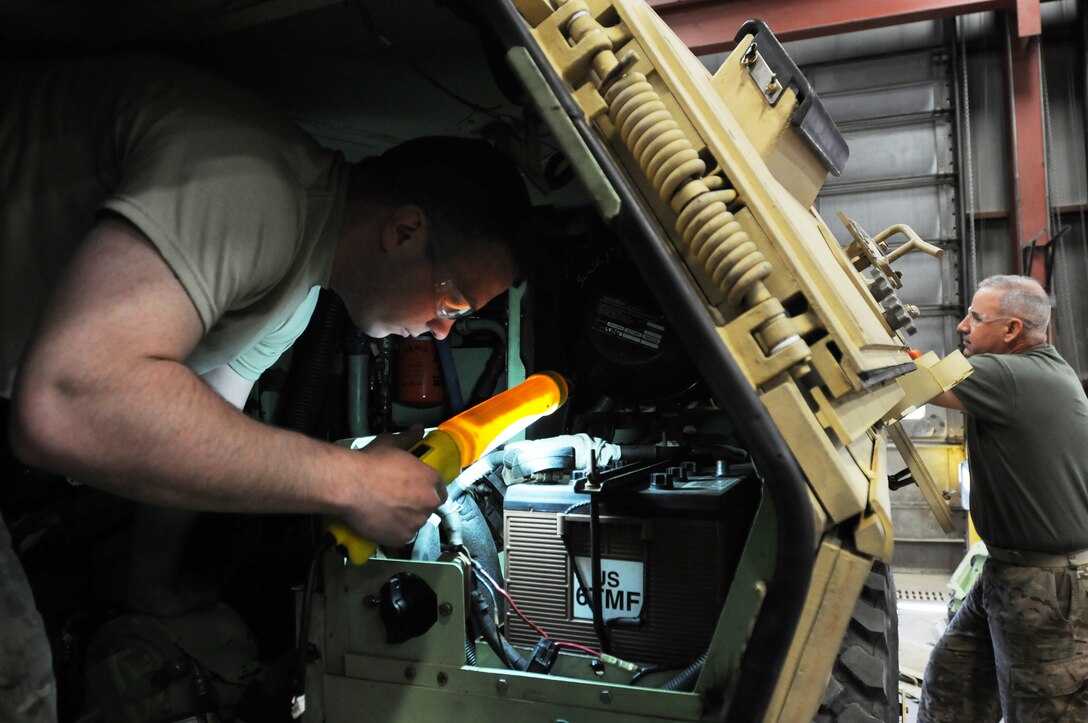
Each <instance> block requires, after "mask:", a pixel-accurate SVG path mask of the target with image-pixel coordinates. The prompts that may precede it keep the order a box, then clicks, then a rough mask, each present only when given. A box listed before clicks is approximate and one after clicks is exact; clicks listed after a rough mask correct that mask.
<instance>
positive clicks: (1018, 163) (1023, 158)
mask: <svg viewBox="0 0 1088 723" xmlns="http://www.w3.org/2000/svg"><path fill="white" fill-rule="evenodd" d="M1015 33H1016V28H1015V27H1013V24H1012V22H1010V23H1009V35H1010V39H1009V46H1008V52H1009V61H1008V70H1009V82H1008V92H1009V96H1010V97H1009V108H1010V112H1011V116H1012V117H1011V121H1012V122H1011V123H1010V124H1009V133H1010V136H1011V137H1010V139H1009V149H1010V158H1009V161H1010V163H1009V170H1010V173H1009V183H1010V189H1009V197H1010V199H1011V203H1010V204H1009V208H1010V210H1011V212H1012V213H1011V220H1012V236H1013V239H1012V241H1013V254H1014V256H1015V258H1014V260H1013V264H1014V266H1013V268H1015V269H1016V270H1017V271H1018V272H1023V271H1024V270H1025V269H1024V268H1023V266H1022V264H1023V259H1024V257H1023V254H1024V253H1025V252H1024V251H1023V249H1024V248H1027V247H1030V246H1031V245H1032V243H1033V242H1034V244H1035V249H1034V251H1033V252H1028V253H1033V254H1034V258H1031V257H1029V258H1028V264H1029V265H1030V267H1031V276H1032V278H1034V279H1035V280H1036V281H1038V282H1039V283H1040V284H1043V286H1046V287H1049V283H1050V280H1049V279H1047V278H1046V251H1047V249H1046V245H1047V244H1048V243H1049V242H1050V234H1049V220H1050V205H1049V202H1048V199H1047V178H1046V146H1045V139H1044V136H1043V134H1044V128H1043V89H1042V68H1041V65H1040V54H1041V53H1040V48H1039V40H1038V38H1029V39H1028V40H1027V41H1026V42H1021V41H1022V38H1019V37H1012V36H1014V35H1015Z"/></svg>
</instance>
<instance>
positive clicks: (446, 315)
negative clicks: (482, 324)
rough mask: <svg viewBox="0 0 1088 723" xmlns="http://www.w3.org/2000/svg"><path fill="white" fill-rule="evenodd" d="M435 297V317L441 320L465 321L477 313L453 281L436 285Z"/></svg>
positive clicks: (447, 280) (449, 280)
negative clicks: (473, 313) (470, 315)
mask: <svg viewBox="0 0 1088 723" xmlns="http://www.w3.org/2000/svg"><path fill="white" fill-rule="evenodd" d="M434 296H435V307H434V315H435V316H437V317H438V318H439V319H463V318H465V317H466V316H468V315H469V314H471V313H472V312H474V311H476V309H475V308H474V307H473V306H472V304H471V303H470V302H469V300H468V299H466V298H465V295H464V294H462V293H461V292H460V291H459V290H458V289H457V286H456V285H455V284H454V283H453V280H451V279H446V280H445V281H443V282H441V283H438V284H435V285H434Z"/></svg>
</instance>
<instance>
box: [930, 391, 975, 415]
mask: <svg viewBox="0 0 1088 723" xmlns="http://www.w3.org/2000/svg"><path fill="white" fill-rule="evenodd" d="M928 403H929V404H935V405H937V406H938V407H944V408H945V409H958V410H959V411H961V412H964V411H967V410H966V409H964V406H963V402H961V401H960V400H959V398H957V397H956V395H955V394H954V393H952V392H951V391H947V392H945V393H943V394H938V395H937V396H935V397H933V399H930V400H929V402H928Z"/></svg>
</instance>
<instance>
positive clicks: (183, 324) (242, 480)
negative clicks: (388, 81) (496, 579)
mask: <svg viewBox="0 0 1088 723" xmlns="http://www.w3.org/2000/svg"><path fill="white" fill-rule="evenodd" d="M3 70H4V72H0V106H2V107H4V108H5V109H6V110H5V114H4V118H3V120H2V121H0V159H2V161H0V188H4V189H5V193H4V194H0V236H2V243H0V248H2V249H3V251H2V253H3V256H2V257H0V258H2V259H3V264H2V266H0V272H2V273H3V278H2V281H3V284H2V285H0V287H2V288H0V293H2V294H3V297H2V298H0V321H2V326H0V362H2V366H0V374H2V376H0V396H3V397H9V396H10V400H11V405H10V409H11V416H10V429H11V434H10V437H11V445H12V449H13V450H14V452H15V453H16V455H17V456H18V457H19V458H20V459H21V460H23V461H24V462H25V463H27V464H29V465H31V466H34V467H39V468H43V469H47V470H50V471H53V472H56V473H58V474H62V475H66V476H68V477H70V478H72V479H78V480H80V481H82V482H84V483H86V484H90V485H93V486H95V487H98V488H100V489H103V490H106V491H110V492H113V493H116V494H119V495H122V496H125V497H128V498H131V499H134V500H138V501H140V502H144V503H149V504H153V505H158V506H163V507H171V508H179V509H190V510H214V511H229V512H294V513H309V514H321V515H328V516H330V517H332V518H335V519H338V520H340V521H342V522H344V523H345V524H346V525H348V526H349V527H350V528H351V529H353V530H354V531H355V532H357V533H359V534H361V535H363V536H365V537H367V538H370V539H373V540H376V541H378V542H380V543H383V544H390V545H400V544H402V543H404V542H405V541H406V540H408V539H410V538H411V537H412V535H413V534H414V532H415V530H416V529H418V528H419V527H420V526H421V525H422V524H423V522H424V521H425V520H426V519H427V517H428V516H429V515H430V514H431V512H432V511H433V510H434V509H435V508H436V507H437V506H438V505H439V504H440V503H441V502H442V500H443V499H444V497H445V489H444V487H443V485H442V481H441V479H440V478H439V476H438V474H437V473H436V472H435V471H434V470H432V469H431V468H430V467H428V466H426V465H424V464H422V463H421V462H419V460H417V459H416V458H415V457H413V456H412V455H410V454H408V453H406V452H404V451H403V450H402V449H400V448H399V447H398V445H397V444H394V443H393V442H392V441H391V440H390V439H388V438H381V439H379V440H378V441H377V442H375V443H374V444H372V445H371V446H369V447H367V448H366V449H364V450H362V451H350V450H347V449H345V448H342V447H337V446H334V445H332V444H328V443H325V442H321V441H317V440H315V439H312V438H309V437H306V436H304V435H301V434H298V433H295V432H291V431H287V430H283V429H278V428H274V427H271V426H267V425H264V424H261V423H259V422H256V421H254V420H252V419H250V418H249V417H247V416H245V415H243V414H241V413H240V412H239V410H238V407H239V406H241V404H242V403H243V402H244V400H245V398H246V396H247V395H248V393H249V390H250V387H251V385H252V383H253V380H254V379H255V378H256V376H257V375H259V373H260V371H261V370H262V369H263V368H265V367H267V365H268V364H270V363H272V362H273V361H274V360H275V357H276V356H277V355H278V352H279V351H281V350H282V349H281V347H282V346H285V345H289V343H290V342H291V341H292V340H293V339H294V338H295V337H296V336H297V333H298V332H300V331H301V328H302V327H303V326H304V325H305V324H304V322H305V320H306V319H307V318H308V315H309V311H311V310H312V308H313V307H312V299H313V295H312V292H313V289H314V287H316V286H322V287H326V288H329V289H331V290H333V291H334V292H336V293H337V294H338V295H339V296H340V297H341V298H342V299H343V301H344V303H345V306H346V308H347V310H348V312H349V314H350V316H351V318H352V320H353V321H354V323H355V324H356V326H358V327H359V328H360V329H362V330H363V331H364V332H366V333H367V334H369V335H371V336H375V337H381V336H387V335H390V334H393V335H402V336H411V335H418V334H422V333H426V332H430V333H432V334H434V335H435V336H436V337H437V338H440V339H441V338H444V337H445V335H446V334H447V333H448V332H449V330H450V327H451V326H452V324H453V323H454V320H455V319H456V318H458V317H460V316H462V315H464V314H466V313H469V312H471V311H472V310H474V309H479V308H480V307H482V306H484V305H485V304H487V303H488V302H489V301H490V300H491V299H493V298H494V297H495V296H497V295H498V294H500V293H502V292H503V291H504V290H506V289H507V288H508V287H509V286H510V285H511V284H512V283H513V282H514V281H515V279H516V278H517V276H518V275H519V272H520V269H519V265H520V264H519V262H518V258H517V251H516V248H517V241H518V239H517V238H516V236H517V234H518V230H519V228H521V227H522V222H523V220H524V216H525V214H526V212H527V210H528V200H527V196H526V194H525V189H524V186H523V184H522V182H521V179H520V177H519V176H518V174H517V172H516V171H515V170H514V169H513V167H512V166H511V165H509V164H508V163H506V162H505V161H504V160H503V159H502V158H501V157H500V156H499V155H498V154H497V153H495V152H494V151H493V150H492V149H490V148H489V147H487V146H486V145H485V144H483V143H482V142H475V141H468V140H464V139H462V140H457V141H455V140H452V139H425V140H421V141H417V142H409V143H408V144H405V145H402V146H400V147H397V148H395V149H392V150H391V151H390V152H389V153H387V154H385V155H383V156H382V157H380V158H376V159H370V160H368V161H366V162H363V163H361V164H359V165H357V166H352V165H350V164H347V163H345V162H344V161H343V159H342V158H340V157H339V155H338V154H335V153H332V152H330V151H328V150H326V149H322V148H320V147H319V146H317V144H316V143H314V142H313V141H312V139H309V138H308V137H306V136H305V134H303V133H302V132H301V131H300V130H299V129H298V128H296V127H295V126H294V125H293V124H292V123H290V121H288V120H285V119H283V118H282V117H280V116H279V115H277V114H276V113H275V112H273V111H271V110H270V109H268V108H267V107H265V106H264V105H263V104H262V103H261V102H260V101H259V100H257V99H256V98H253V97H251V96H249V95H247V94H245V93H244V92H242V91H240V90H239V89H236V88H232V87H231V86H229V85H227V84H225V83H222V82H221V81H218V80H216V79H214V78H210V77H208V76H206V75H203V74H201V73H199V72H197V71H194V70H191V69H188V68H185V67H183V66H179V65H178V64H176V63H172V62H170V61H166V60H161V59H159V60H148V59H139V60H138V61H136V60H133V59H127V58H122V59H97V60H93V61H85V62H82V63H79V64H73V65H65V64H53V65H51V66H48V67H45V68H44V69H43V68H41V67H37V66H29V65H27V66H19V67H16V68H7V69H3ZM307 304H309V306H307ZM270 340H276V341H272V342H270ZM5 548H6V549H5ZM5 553H6V557H5ZM13 560H14V557H13V556H12V555H11V550H10V544H9V543H8V541H7V534H6V531H5V530H4V529H3V523H2V521H0V566H3V565H4V564H5V563H7V564H8V568H10V567H11V563H12V561H13ZM8 568H4V569H5V570H6V571H7V579H5V580H0V604H5V605H8V606H9V608H8V609H9V610H11V609H20V607H19V606H24V607H25V605H26V604H27V599H26V597H25V596H24V597H19V596H18V594H17V593H18V592H19V591H18V590H17V589H16V591H15V592H14V593H13V592H12V590H13V586H16V587H17V584H18V583H20V582H21V583H22V586H23V588H25V579H23V578H21V570H19V569H18V564H17V563H14V569H8ZM32 622H33V621H32ZM39 622H40V619H39ZM3 627H4V630H3V631H0V693H3V692H4V691H6V693H3V694H0V719H5V720H6V719H7V718H6V717H5V716H7V715H8V714H9V712H10V713H11V715H14V716H16V717H18V719H19V720H29V721H36V720H53V719H55V715H56V714H55V700H54V695H55V694H54V692H53V689H52V682H51V679H48V676H46V677H45V678H41V677H36V676H41V675H44V673H43V670H45V671H47V670H48V667H47V664H48V660H47V659H46V660H45V661H44V665H45V666H46V667H45V668H43V667H42V665H43V662H42V661H40V660H38V661H36V662H35V661H29V662H28V664H27V665H26V666H23V670H22V671H21V674H22V675H23V678H22V679H18V674H16V678H17V679H16V680H14V681H13V680H6V679H4V676H5V675H7V674H8V673H7V671H9V670H11V668H10V667H5V666H4V662H5V661H4V659H3V656H4V651H5V643H8V644H10V645H26V643H27V640H28V639H33V640H34V641H36V642H41V641H42V640H44V636H43V635H42V633H41V631H40V629H39V630H34V629H30V628H33V625H31V626H30V628H25V629H23V630H21V631H19V630H13V626H8V625H5V626H3ZM28 630H29V632H28ZM5 635H7V636H8V638H7V639H5ZM8 649H10V648H8ZM35 666H37V667H35ZM8 693H10V695H8ZM5 695H7V697H5ZM20 696H21V697H20ZM5 705H7V706H9V707H8V708H5ZM12 711H14V712H12ZM13 719H14V718H13Z"/></svg>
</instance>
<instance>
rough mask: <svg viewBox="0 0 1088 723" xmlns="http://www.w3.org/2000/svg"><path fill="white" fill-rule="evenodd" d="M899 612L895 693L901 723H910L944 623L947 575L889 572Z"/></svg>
mask: <svg viewBox="0 0 1088 723" xmlns="http://www.w3.org/2000/svg"><path fill="white" fill-rule="evenodd" d="M892 575H893V577H894V579H895V594H896V599H897V603H898V609H899V678H900V682H899V690H900V691H901V693H902V697H903V702H904V704H905V712H904V716H903V718H902V721H903V723H914V721H915V716H917V714H918V697H919V694H920V692H921V684H922V674H923V673H924V672H925V669H926V662H927V661H928V660H929V653H930V651H931V650H932V649H933V645H934V643H936V642H937V639H938V638H939V637H940V636H941V633H942V632H944V628H945V625H946V624H947V623H948V600H949V598H950V597H951V591H950V590H949V589H948V587H947V583H948V580H949V578H950V577H951V573H948V574H947V575H934V574H925V573H914V572H896V571H894V570H893V571H892Z"/></svg>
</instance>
